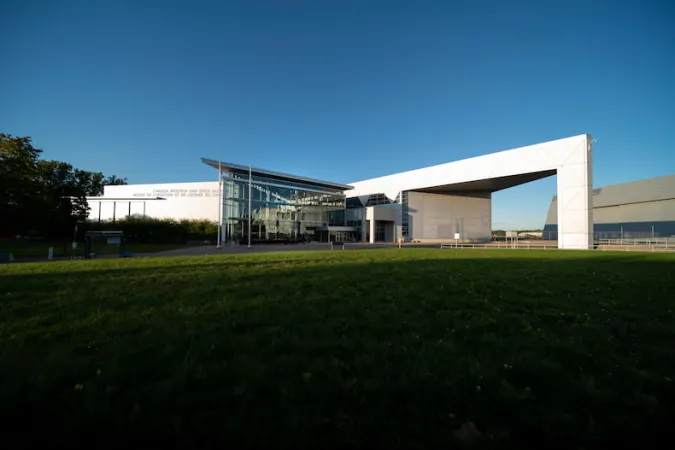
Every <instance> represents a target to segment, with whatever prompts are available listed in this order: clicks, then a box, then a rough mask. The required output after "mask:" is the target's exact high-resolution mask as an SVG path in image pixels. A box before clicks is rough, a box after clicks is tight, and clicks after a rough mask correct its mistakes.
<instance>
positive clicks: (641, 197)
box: [593, 175, 675, 207]
mask: <svg viewBox="0 0 675 450" xmlns="http://www.w3.org/2000/svg"><path fill="white" fill-rule="evenodd" d="M593 193H594V196H593V206H595V207H603V206H612V205H623V204H626V203H642V202H649V201H655V200H667V199H673V198H675V175H668V176H666V177H658V178H649V179H646V180H638V181H633V182H631V183H622V184H614V185H611V186H604V187H601V188H597V189H594V190H593Z"/></svg>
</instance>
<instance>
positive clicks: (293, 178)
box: [202, 158, 354, 191]
mask: <svg viewBox="0 0 675 450" xmlns="http://www.w3.org/2000/svg"><path fill="white" fill-rule="evenodd" d="M202 162H203V163H204V164H206V165H207V166H211V167H213V168H214V169H218V167H221V168H222V170H223V171H224V172H231V173H236V174H240V175H244V176H246V177H248V171H249V168H248V166H242V165H240V164H234V163H229V162H225V161H217V160H215V159H208V158H202ZM251 175H253V176H259V177H265V178H269V179H272V180H278V181H282V182H283V181H287V182H291V183H302V184H306V185H309V186H315V187H319V188H323V189H330V190H334V191H348V190H351V189H354V186H350V185H348V184H341V183H333V182H331V181H323V180H317V179H315V178H307V177H301V176H298V175H291V174H288V173H282V172H274V171H271V170H267V169H259V168H257V167H251Z"/></svg>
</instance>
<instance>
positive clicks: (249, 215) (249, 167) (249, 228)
mask: <svg viewBox="0 0 675 450" xmlns="http://www.w3.org/2000/svg"><path fill="white" fill-rule="evenodd" d="M251 187H253V176H252V173H251V165H250V164H249V165H248V248H251V215H252V214H253V211H252V210H251V204H252V202H251Z"/></svg>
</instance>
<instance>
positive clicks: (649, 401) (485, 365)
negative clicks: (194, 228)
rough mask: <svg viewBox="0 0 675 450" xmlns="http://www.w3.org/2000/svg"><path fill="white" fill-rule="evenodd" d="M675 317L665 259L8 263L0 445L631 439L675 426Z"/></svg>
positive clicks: (569, 443) (0, 320)
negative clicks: (17, 441)
mask: <svg viewBox="0 0 675 450" xmlns="http://www.w3.org/2000/svg"><path fill="white" fill-rule="evenodd" d="M674 309H675V255H667V254H648V253H647V254H637V253H609V252H607V253H602V252H568V251H524V250H516V251H509V250H488V251H484V250H436V249H434V250H423V249H400V250H399V249H391V250H364V251H356V250H355V251H334V252H323V251H311V252H297V253H296V252H282V253H276V254H256V255H237V256H234V255H233V256H214V257H194V258H154V259H150V258H147V259H146V258H137V259H124V260H122V259H120V260H91V261H63V262H53V263H42V264H28V263H26V264H7V265H3V266H0V414H1V417H0V419H1V420H2V422H1V423H2V424H3V428H4V429H5V430H7V431H6V432H4V433H5V434H4V436H3V437H4V440H5V442H9V440H8V439H9V438H8V436H11V433H12V431H14V432H15V433H17V434H18V435H20V436H21V439H22V441H21V442H24V443H26V444H28V443H33V441H39V440H44V442H46V443H48V444H49V445H50V446H58V444H59V443H64V445H70V446H71V447H73V446H79V445H82V446H86V447H88V448H98V447H115V448H125V447H128V446H130V445H134V446H139V445H140V443H143V442H145V443H149V445H152V446H153V448H154V447H157V448H162V447H167V446H168V447H191V448H226V447H225V446H223V445H219V444H231V445H229V448H261V447H265V446H267V447H275V448H293V449H297V448H355V447H359V448H383V449H391V448H405V449H411V448H452V447H453V446H454V445H458V444H460V443H463V444H466V443H467V442H469V441H471V440H472V439H473V440H475V441H476V442H477V445H478V447H481V448H485V447H494V448H524V447H526V446H527V447H530V448H535V447H533V446H534V445H536V444H537V443H542V442H548V443H549V445H548V446H547V447H543V446H542V447H539V448H554V447H559V448H581V447H583V448H593V447H595V448H606V447H604V446H605V445H607V444H608V442H609V441H614V442H616V443H623V444H628V443H630V442H639V443H641V444H645V443H647V442H649V441H650V440H652V439H655V438H657V437H659V436H664V435H665V434H666V433H667V432H669V431H670V428H671V427H672V423H673V421H674V420H675V312H674V311H673V310H674ZM27 427H28V428H27ZM27 430H29V431H28V432H27Z"/></svg>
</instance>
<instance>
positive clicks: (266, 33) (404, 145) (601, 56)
mask: <svg viewBox="0 0 675 450" xmlns="http://www.w3.org/2000/svg"><path fill="white" fill-rule="evenodd" d="M671 3H672V2H669V1H650V0H643V1H637V0H636V1H627V0H614V1H604V0H586V1H572V0H570V1H539V0H533V1H519V0H514V1H509V2H506V1H481V0H471V1H469V0H467V1H449V0H448V1H426V2H425V1H420V2H413V1H406V2H397V1H393V0H389V1H367V0H361V1H350V0H314V1H293V0H286V1H278V0H268V1H262V0H259V1H256V0H248V1H245V0H242V1H234V2H227V1H222V2H215V1H214V2H198V1H192V2H188V1H184V2H175V1H159V0H158V1H149V0H145V1H144V0H135V1H120V0H115V1H112V0H111V1H68V0H63V1H54V2H48V1H31V0H21V1H13V0H9V1H8V0H4V1H3V2H0V17H2V27H0V54H1V55H2V61H3V68H2V70H1V71H0V95H1V97H0V98H2V107H1V108H0V131H2V132H5V133H11V134H14V135H20V136H25V135H28V136H32V137H33V141H34V144H35V145H36V146H37V147H41V148H43V149H44V150H45V157H46V158H53V159H60V160H66V161H69V162H71V163H73V164H74V165H75V166H78V167H81V168H85V169H90V170H102V171H104V172H106V173H109V174H110V173H115V174H117V175H120V176H126V177H128V178H129V181H130V182H133V183H143V182H173V181H200V180H208V179H215V178H216V176H215V175H216V174H215V173H214V172H213V170H211V169H209V168H207V167H206V166H203V165H201V163H200V161H199V157H201V156H207V157H210V158H215V159H223V160H227V161H232V162H236V163H241V164H248V163H251V164H253V165H255V166H262V167H267V168H270V169H274V170H278V171H285V172H291V173H296V174H299V175H306V176H312V177H316V178H325V179H330V180H334V181H341V182H350V181H357V180H361V179H365V178H371V177H375V176H379V175H385V174H389V173H395V172H399V171H403V170H408V169H414V168H419V167H424V166H428V165H433V164H439V163H444V162H449V161H452V160H456V159H461V158H466V157H471V156H476V155H480V154H483V153H490V152H493V151H498V150H505V149H509V148H514V147H519V146H524V145H528V144H533V143H537V142H541V141H546V140H552V139H557V138H562V137H567V136H571V135H577V134H581V133H591V134H592V135H593V137H594V138H596V139H598V143H597V144H596V145H595V166H594V167H595V185H596V186H601V185H604V184H610V183H616V182H621V181H629V180H634V179H639V178H646V177H652V176H659V175H666V174H670V173H675V146H674V144H675V6H673V5H672V4H671ZM553 194H555V178H551V179H547V180H543V181H538V182H535V183H532V184H529V185H525V186H522V187H518V188H514V189H512V190H509V191H505V192H503V193H498V194H496V195H495V203H494V224H493V225H494V226H495V227H498V228H499V227H506V228H509V227H529V226H538V227H539V226H542V225H543V221H544V217H545V214H546V209H547V208H548V203H549V201H550V198H551V195H553Z"/></svg>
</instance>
